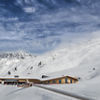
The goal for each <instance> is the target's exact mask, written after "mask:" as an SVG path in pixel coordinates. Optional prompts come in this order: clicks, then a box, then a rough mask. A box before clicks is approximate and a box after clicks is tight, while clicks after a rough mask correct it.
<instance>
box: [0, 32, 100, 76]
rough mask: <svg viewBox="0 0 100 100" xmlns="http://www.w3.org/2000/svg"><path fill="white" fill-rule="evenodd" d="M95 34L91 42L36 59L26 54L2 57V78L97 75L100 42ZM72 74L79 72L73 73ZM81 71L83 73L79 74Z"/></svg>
mask: <svg viewBox="0 0 100 100" xmlns="http://www.w3.org/2000/svg"><path fill="white" fill-rule="evenodd" d="M97 33H99V32H97ZM94 34H95V33H93V35H92V37H91V39H89V40H86V41H84V42H83V41H82V42H81V43H75V44H73V45H70V46H66V47H61V48H59V49H58V48H57V49H56V50H53V51H51V52H48V53H45V54H42V55H35V56H34V55H32V54H28V53H25V52H16V53H9V52H8V53H1V54H0V76H10V77H11V76H12V77H13V76H14V75H19V76H20V77H26V76H27V77H37V76H39V77H41V75H42V74H49V73H54V72H59V71H63V70H66V73H65V74H67V73H68V74H71V75H73V76H77V77H78V76H79V77H81V76H82V77H83V76H85V77H86V75H87V74H89V73H88V72H91V71H92V69H93V68H94V69H95V72H96V71H99V70H100V68H99V65H100V63H99V58H100V57H99V53H100V38H99V35H98V36H97V35H96V36H95V35H94ZM76 69H77V70H76ZM67 70H68V71H67ZM69 70H70V71H69ZM71 70H76V71H75V72H74V73H73V72H71ZM78 70H80V71H82V72H81V73H79V71H78ZM9 71H10V72H11V74H10V75H9V74H8V72H9ZM93 74H94V73H93ZM96 74H99V72H96Z"/></svg>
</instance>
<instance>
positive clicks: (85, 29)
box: [0, 0, 100, 53]
mask: <svg viewBox="0 0 100 100" xmlns="http://www.w3.org/2000/svg"><path fill="white" fill-rule="evenodd" d="M99 4H100V1H99V0H0V51H3V52H4V51H17V50H24V51H27V52H31V53H44V52H47V51H50V50H53V49H55V48H56V47H57V46H59V45H60V44H63V43H70V42H72V43H74V42H76V41H78V40H79V39H78V38H82V37H84V39H85V38H86V37H87V36H88V37H89V36H90V35H91V32H95V31H97V30H99V27H100V18H99V17H100V13H99V10H98V9H99Z"/></svg>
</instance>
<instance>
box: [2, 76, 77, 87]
mask: <svg viewBox="0 0 100 100" xmlns="http://www.w3.org/2000/svg"><path fill="white" fill-rule="evenodd" d="M76 82H78V79H77V78H75V77H71V76H62V77H57V78H45V79H42V80H39V79H32V78H0V83H1V84H4V85H17V86H19V87H20V86H21V87H25V86H32V85H33V84H72V83H76Z"/></svg>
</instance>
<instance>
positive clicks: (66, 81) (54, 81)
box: [42, 77, 78, 84]
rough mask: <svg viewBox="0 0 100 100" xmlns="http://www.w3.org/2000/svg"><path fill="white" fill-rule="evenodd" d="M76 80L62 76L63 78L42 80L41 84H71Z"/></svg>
mask: <svg viewBox="0 0 100 100" xmlns="http://www.w3.org/2000/svg"><path fill="white" fill-rule="evenodd" d="M77 81H78V80H76V79H74V78H70V77H63V78H58V79H52V80H47V81H43V82H42V83H43V84H72V83H76V82H77Z"/></svg>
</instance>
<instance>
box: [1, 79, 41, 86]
mask: <svg viewBox="0 0 100 100" xmlns="http://www.w3.org/2000/svg"><path fill="white" fill-rule="evenodd" d="M0 83H1V84H7V85H9V84H10V85H17V84H27V83H33V84H39V83H40V80H38V79H28V78H0Z"/></svg>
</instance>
